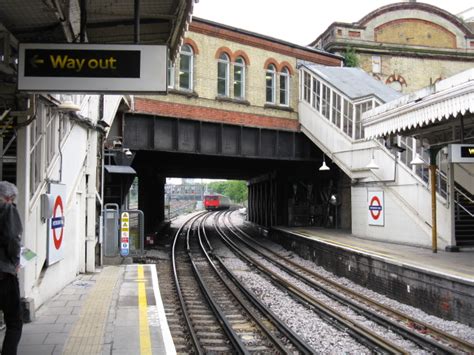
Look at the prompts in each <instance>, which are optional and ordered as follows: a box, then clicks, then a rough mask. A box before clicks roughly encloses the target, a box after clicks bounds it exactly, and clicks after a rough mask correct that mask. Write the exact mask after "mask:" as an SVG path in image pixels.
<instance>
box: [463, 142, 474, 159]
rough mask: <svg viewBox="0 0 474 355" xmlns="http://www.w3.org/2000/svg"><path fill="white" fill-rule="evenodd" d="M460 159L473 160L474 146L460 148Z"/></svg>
mask: <svg viewBox="0 0 474 355" xmlns="http://www.w3.org/2000/svg"><path fill="white" fill-rule="evenodd" d="M461 158H474V145H468V146H466V145H465V146H461Z"/></svg>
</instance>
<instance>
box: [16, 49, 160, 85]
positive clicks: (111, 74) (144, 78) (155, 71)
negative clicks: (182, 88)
mask: <svg viewBox="0 0 474 355" xmlns="http://www.w3.org/2000/svg"><path fill="white" fill-rule="evenodd" d="M167 56H168V52H167V47H166V46H157V45H146V46H143V45H118V44H101V45H98V44H69V43H68V44H50V43H22V44H20V46H19V65H18V89H19V90H21V91H49V92H63V91H73V92H84V91H87V92H99V93H101V92H129V93H134V92H151V93H153V92H155V93H156V92H166V62H167ZM45 79H47V80H45Z"/></svg>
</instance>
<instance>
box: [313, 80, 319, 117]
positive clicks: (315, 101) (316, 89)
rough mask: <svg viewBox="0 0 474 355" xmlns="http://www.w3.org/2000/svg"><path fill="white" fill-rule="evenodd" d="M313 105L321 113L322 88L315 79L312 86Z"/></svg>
mask: <svg viewBox="0 0 474 355" xmlns="http://www.w3.org/2000/svg"><path fill="white" fill-rule="evenodd" d="M312 90H313V91H312V95H313V97H312V103H313V107H314V108H315V109H316V110H317V111H319V108H320V106H321V87H320V86H319V80H317V79H316V78H313V85H312Z"/></svg>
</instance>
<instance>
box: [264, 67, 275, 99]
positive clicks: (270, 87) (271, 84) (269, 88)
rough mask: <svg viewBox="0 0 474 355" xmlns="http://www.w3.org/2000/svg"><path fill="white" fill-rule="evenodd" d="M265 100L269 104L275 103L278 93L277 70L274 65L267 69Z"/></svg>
mask: <svg viewBox="0 0 474 355" xmlns="http://www.w3.org/2000/svg"><path fill="white" fill-rule="evenodd" d="M265 83H266V85H265V87H266V92H265V100H266V102H267V103H270V104H274V103H275V91H276V68H275V66H274V65H273V64H270V65H269V66H268V67H267V70H266V72H265Z"/></svg>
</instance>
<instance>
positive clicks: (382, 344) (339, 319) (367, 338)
mask: <svg viewBox="0 0 474 355" xmlns="http://www.w3.org/2000/svg"><path fill="white" fill-rule="evenodd" d="M218 229H220V230H221V231H222V228H221V227H219V226H218ZM222 240H223V241H224V242H225V243H226V244H227V245H228V246H229V247H230V248H231V249H232V250H234V251H235V252H236V253H237V254H238V255H240V256H241V257H242V258H243V259H245V260H246V261H247V262H249V263H250V264H252V265H253V266H255V267H256V268H257V269H259V270H260V271H262V272H263V273H264V274H265V275H267V276H268V277H269V278H270V279H271V280H272V281H273V282H275V283H276V284H277V285H279V287H280V288H282V289H283V290H284V291H286V292H288V293H290V294H292V295H293V296H294V297H296V298H297V299H298V300H299V301H300V302H301V303H302V304H305V305H307V306H309V307H310V308H311V309H313V310H314V311H315V312H317V313H318V314H319V315H320V316H321V317H322V318H324V319H326V320H327V321H328V322H329V323H331V324H332V325H334V326H335V327H337V328H338V329H340V330H342V331H346V332H347V333H348V334H349V335H351V336H352V337H353V338H354V339H356V340H357V341H358V342H360V343H361V344H364V345H365V346H367V347H368V348H370V349H372V350H374V351H376V352H381V353H384V354H407V352H406V351H405V350H404V349H402V348H400V347H399V346H397V345H395V344H393V343H392V342H391V341H389V340H387V339H385V338H383V337H381V336H379V335H378V334H376V333H375V332H373V331H371V330H370V329H368V328H367V327H365V326H363V325H361V324H358V323H356V322H354V321H352V320H350V319H347V318H346V317H345V316H344V315H343V314H342V313H341V312H338V311H337V310H335V309H333V308H331V307H329V306H328V305H326V304H324V303H323V302H321V301H319V300H317V299H316V298H315V297H313V296H311V295H310V294H308V293H307V292H305V291H303V290H301V289H300V288H298V287H296V286H294V285H293V284H291V283H290V282H288V281H286V280H285V279H284V278H282V277H281V276H279V275H277V274H276V273H274V272H273V271H272V270H270V269H269V268H267V267H266V266H265V265H263V264H262V263H261V262H259V261H258V260H256V259H255V258H253V257H251V256H249V255H247V254H246V253H244V252H243V251H242V250H241V248H240V247H239V246H238V245H237V244H236V243H234V242H233V241H232V240H230V239H229V238H227V237H223V238H222Z"/></svg>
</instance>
